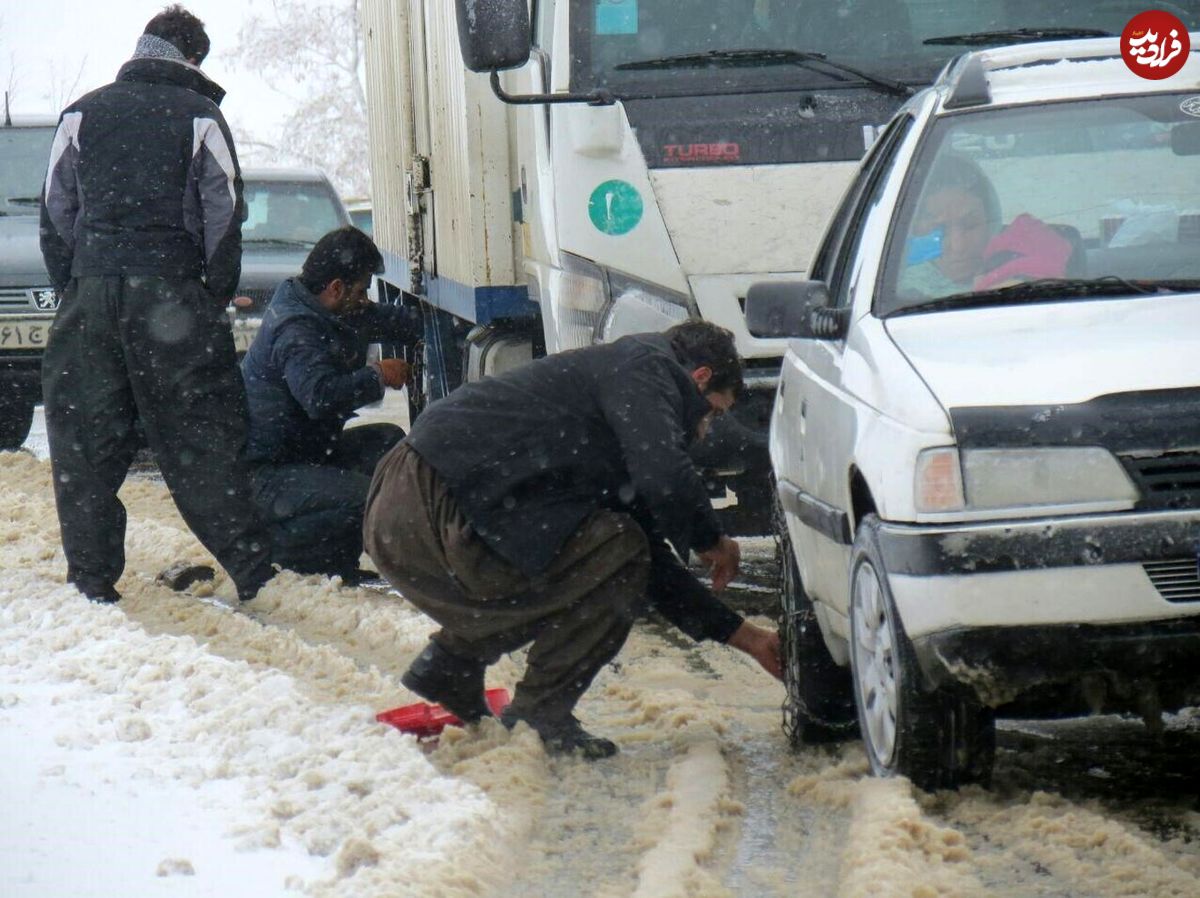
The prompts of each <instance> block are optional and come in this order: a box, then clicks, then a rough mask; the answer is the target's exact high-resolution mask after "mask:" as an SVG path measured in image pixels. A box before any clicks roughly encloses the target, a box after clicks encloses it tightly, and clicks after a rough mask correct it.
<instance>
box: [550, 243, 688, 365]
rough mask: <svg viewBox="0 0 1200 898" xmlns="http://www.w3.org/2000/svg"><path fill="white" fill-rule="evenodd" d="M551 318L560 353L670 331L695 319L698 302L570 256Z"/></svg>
mask: <svg viewBox="0 0 1200 898" xmlns="http://www.w3.org/2000/svg"><path fill="white" fill-rule="evenodd" d="M551 303H552V309H551V314H552V315H553V316H554V318H555V321H556V330H557V332H558V334H559V347H558V348H559V349H579V348H581V347H584V346H591V345H592V344H593V343H610V342H612V341H613V340H616V339H617V338H618V337H624V336H626V335H628V334H642V333H647V332H649V331H664V330H666V329H667V328H669V327H670V326H671V325H673V324H678V323H679V322H680V321H686V320H687V319H688V318H689V317H691V315H692V299H691V297H690V296H688V295H686V294H683V293H676V292H674V291H672V290H668V289H666V288H664V287H659V286H657V285H655V284H649V283H646V282H645V281H639V280H637V279H636V278H632V277H629V276H628V275H625V274H621V273H620V272H616V271H610V270H608V269H606V268H601V267H600V266H599V265H596V264H594V263H592V262H589V261H588V260H586V259H581V258H579V257H578V256H572V255H570V254H565V253H564V268H563V271H562V272H561V275H560V277H559V280H558V289H557V290H555V291H554V295H553V296H552V297H551Z"/></svg>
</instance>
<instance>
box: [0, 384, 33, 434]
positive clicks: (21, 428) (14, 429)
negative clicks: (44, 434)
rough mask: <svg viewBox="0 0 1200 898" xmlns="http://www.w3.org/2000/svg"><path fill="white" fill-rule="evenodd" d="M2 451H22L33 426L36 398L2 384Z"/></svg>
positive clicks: (0, 430)
mask: <svg viewBox="0 0 1200 898" xmlns="http://www.w3.org/2000/svg"><path fill="white" fill-rule="evenodd" d="M0 391H3V394H4V395H0V449H20V448H21V444H22V443H24V442H25V439H26V437H28V436H29V428H30V427H31V426H32V425H33V410H34V407H35V406H36V405H37V399H36V397H33V396H31V395H29V392H28V391H26V390H22V389H18V388H16V387H14V386H13V385H12V384H9V383H4V384H0Z"/></svg>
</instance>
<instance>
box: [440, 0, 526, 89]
mask: <svg viewBox="0 0 1200 898" xmlns="http://www.w3.org/2000/svg"><path fill="white" fill-rule="evenodd" d="M455 5H456V7H457V13H458V45H459V47H460V48H461V49H462V57H463V62H464V63H465V64H466V66H467V68H468V69H470V70H471V71H472V72H494V71H496V70H497V69H512V68H516V67H517V66H521V65H524V64H525V63H526V62H528V61H529V50H530V42H531V38H530V31H529V5H528V0H457V2H456V4H455Z"/></svg>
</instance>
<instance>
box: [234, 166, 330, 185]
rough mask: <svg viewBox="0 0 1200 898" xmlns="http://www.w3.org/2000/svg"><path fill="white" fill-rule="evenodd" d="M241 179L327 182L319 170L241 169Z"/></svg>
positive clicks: (281, 168)
mask: <svg viewBox="0 0 1200 898" xmlns="http://www.w3.org/2000/svg"><path fill="white" fill-rule="evenodd" d="M242 179H243V180H246V181H314V182H315V181H328V180H329V179H328V178H327V177H326V176H325V173H324V172H323V171H321V170H320V169H319V168H283V167H271V168H253V167H251V168H243V169H242Z"/></svg>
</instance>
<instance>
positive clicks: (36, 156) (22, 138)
mask: <svg viewBox="0 0 1200 898" xmlns="http://www.w3.org/2000/svg"><path fill="white" fill-rule="evenodd" d="M53 140H54V128H52V127H46V128H20V127H15V128H14V127H0V215H4V216H8V215H37V214H38V213H39V209H38V203H39V198H40V197H41V193H42V182H43V181H44V180H45V179H46V164H47V162H48V161H49V159H50V143H51V141H53Z"/></svg>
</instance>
